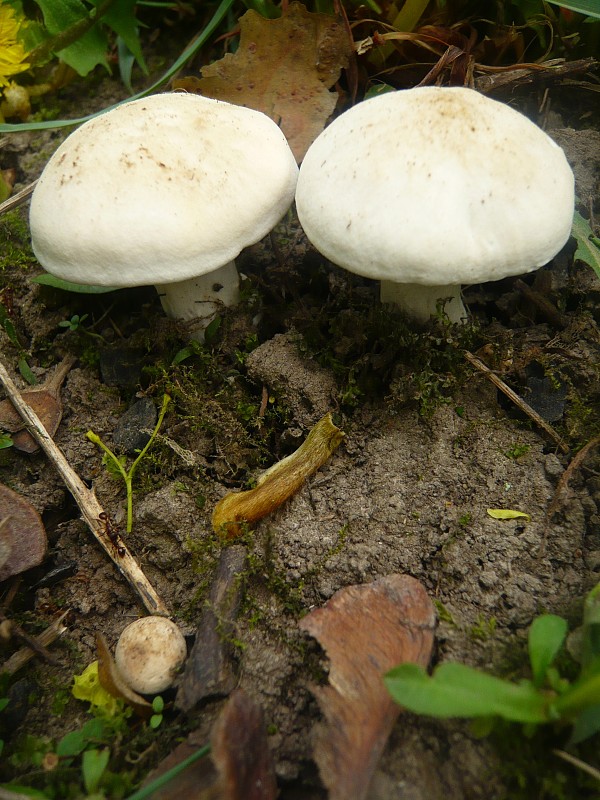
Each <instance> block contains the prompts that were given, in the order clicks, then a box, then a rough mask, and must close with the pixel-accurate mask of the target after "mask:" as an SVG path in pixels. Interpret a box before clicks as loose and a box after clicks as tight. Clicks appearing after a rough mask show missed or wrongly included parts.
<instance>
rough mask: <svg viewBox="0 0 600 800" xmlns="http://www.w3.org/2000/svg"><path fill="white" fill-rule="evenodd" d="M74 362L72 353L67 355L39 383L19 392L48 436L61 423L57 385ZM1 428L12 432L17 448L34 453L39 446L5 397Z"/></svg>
mask: <svg viewBox="0 0 600 800" xmlns="http://www.w3.org/2000/svg"><path fill="white" fill-rule="evenodd" d="M75 361H76V359H75V358H74V357H73V356H66V357H65V358H64V359H63V360H62V361H61V363H60V364H59V365H58V367H57V368H56V370H55V371H54V373H53V375H51V376H50V378H48V379H47V380H46V381H45V382H44V383H43V384H42V386H36V387H35V388H34V389H25V391H24V392H21V396H22V397H23V399H24V400H26V401H27V404H28V405H29V406H30V407H31V408H32V409H33V410H34V411H35V413H36V414H37V415H38V417H39V418H40V420H41V421H42V424H43V426H44V428H46V430H47V431H48V433H49V434H50V436H54V434H55V433H56V431H57V430H58V426H59V425H60V420H61V418H62V402H61V399H60V387H61V386H62V384H63V382H64V380H65V378H66V377H67V375H68V373H69V370H70V369H71V367H72V366H73V364H74V363H75ZM0 429H2V430H4V431H8V432H9V433H10V434H12V435H11V439H12V441H13V445H14V447H15V448H16V449H17V450H21V451H22V452H24V453H35V452H37V451H38V450H39V449H40V446H39V444H38V443H37V441H36V440H35V439H34V437H33V436H32V435H31V434H30V433H29V431H28V430H26V428H25V422H24V420H23V418H22V417H21V415H20V414H19V412H18V411H17V409H16V408H15V407H14V406H13V404H12V403H11V402H10V400H8V399H7V400H3V401H2V402H1V403H0Z"/></svg>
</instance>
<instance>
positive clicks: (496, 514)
mask: <svg viewBox="0 0 600 800" xmlns="http://www.w3.org/2000/svg"><path fill="white" fill-rule="evenodd" d="M487 513H488V516H490V517H492V518H493V519H521V518H522V519H525V520H527V522H529V520H530V519H531V516H530V515H529V514H526V513H525V512H524V511H515V510H514V509H512V508H488V509H487Z"/></svg>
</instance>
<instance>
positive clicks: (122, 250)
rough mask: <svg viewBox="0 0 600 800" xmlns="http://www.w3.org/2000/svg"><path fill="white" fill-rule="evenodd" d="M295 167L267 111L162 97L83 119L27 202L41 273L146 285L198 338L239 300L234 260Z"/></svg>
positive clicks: (260, 228)
mask: <svg viewBox="0 0 600 800" xmlns="http://www.w3.org/2000/svg"><path fill="white" fill-rule="evenodd" d="M297 177H298V167H297V165H296V161H295V159H294V156H293V154H292V151H291V150H290V148H289V145H288V143H287V141H286V139H285V137H284V135H283V133H282V132H281V130H280V129H279V127H278V126H277V125H276V124H275V123H274V122H273V121H272V120H271V119H270V118H269V117H267V116H266V115H265V114H262V113H261V112H259V111H254V110H252V109H249V108H245V107H242V106H235V105H232V104H230V103H224V102H221V101H218V100H212V99H210V98H207V97H202V96H200V95H190V94H181V93H171V94H160V95H153V96H152V97H148V98H144V99H141V100H135V101H133V102H130V103H125V104H123V105H121V106H118V107H117V108H115V109H113V110H111V111H108V112H107V113H105V114H102V115H101V116H99V117H95V118H94V119H91V120H89V121H88V122H86V123H85V124H84V125H82V126H81V127H80V128H79V129H78V130H76V131H75V132H74V133H72V134H71V135H70V136H69V137H67V139H66V140H65V141H64V142H63V143H62V145H61V146H60V147H59V148H58V150H57V151H56V152H55V153H54V155H53V156H52V158H51V159H50V161H49V162H48V164H47V165H46V167H45V169H44V171H43V173H42V175H41V177H40V180H39V182H38V184H37V186H36V188H35V191H34V193H33V196H32V200H31V210H30V225H31V238H32V246H33V250H34V253H35V255H36V256H37V258H38V260H39V262H40V263H41V264H42V266H44V267H45V268H46V269H47V270H48V272H50V273H52V274H53V275H56V276H57V277H59V278H62V279H63V280H67V281H72V282H74V283H80V284H92V285H97V286H114V287H126V286H142V285H148V284H154V285H155V286H156V287H157V288H158V291H159V294H160V295H161V301H162V303H163V306H164V309H165V311H166V313H167V314H169V315H170V316H172V317H174V318H176V319H181V320H190V319H198V333H197V336H196V338H198V339H202V338H203V335H204V333H203V332H204V328H205V327H206V326H207V325H208V324H209V323H210V321H211V320H212V319H213V318H214V316H215V314H216V313H218V311H219V309H221V308H222V307H223V306H232V305H235V304H236V303H237V302H238V300H239V290H238V282H239V278H238V274H237V271H236V269H235V264H234V259H235V258H236V257H237V256H238V254H239V253H240V251H241V250H242V249H243V248H245V247H248V246H249V245H252V244H255V243H256V242H258V241H259V240H260V239H262V238H263V237H264V236H266V235H267V234H268V233H269V232H270V231H271V230H272V229H273V227H274V226H275V225H276V224H277V223H278V222H279V220H280V219H281V218H282V217H283V216H284V215H285V213H286V212H287V210H288V209H289V207H290V205H291V203H292V201H293V199H294V192H295V188H296V181H297Z"/></svg>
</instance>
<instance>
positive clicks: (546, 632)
mask: <svg viewBox="0 0 600 800" xmlns="http://www.w3.org/2000/svg"><path fill="white" fill-rule="evenodd" d="M566 635H567V621H566V620H565V619H563V618H562V617H557V616H556V615H554V614H543V615H542V616H540V617H536V618H535V619H534V620H533V622H532V623H531V626H530V628H529V637H528V647H529V661H530V663H531V671H532V673H533V682H534V684H535V686H537V687H538V688H539V687H540V686H541V685H542V684H543V683H544V679H545V677H546V672H547V671H548V667H549V666H550V665H551V664H552V662H553V661H554V659H555V657H556V654H557V653H558V651H559V650H560V648H561V647H562V644H563V642H564V640H565V636H566Z"/></svg>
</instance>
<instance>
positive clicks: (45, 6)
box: [36, 0, 108, 75]
mask: <svg viewBox="0 0 600 800" xmlns="http://www.w3.org/2000/svg"><path fill="white" fill-rule="evenodd" d="M36 2H37V4H38V6H39V7H40V8H41V10H42V14H43V16H44V24H45V26H46V28H47V30H48V32H49V33H50V34H52V35H53V36H56V35H57V34H59V33H62V32H63V31H65V30H67V28H70V27H71V26H72V25H75V24H76V23H78V22H81V21H83V20H87V19H89V11H88V9H87V8H86V6H85V5H84V4H83V3H82V2H81V0H61V2H60V3H57V2H56V0H36ZM107 48H108V41H107V38H106V36H105V34H104V33H103V32H102V30H101V29H100V28H99V27H98V26H97V25H95V26H94V27H93V28H92V29H91V30H88V31H87V32H86V33H84V34H83V36H81V37H80V38H79V39H77V41H76V42H74V43H73V44H71V45H69V46H68V47H65V48H64V49H63V50H59V51H58V52H57V55H58V56H59V57H60V58H61V59H62V60H63V61H64V62H65V64H68V65H69V66H70V67H72V68H73V69H74V70H75V72H77V73H78V74H79V75H87V74H88V73H89V72H91V70H93V69H94V67H96V66H98V65H99V64H101V65H102V66H104V67H105V68H106V69H107V70H108V61H107V60H106V51H107Z"/></svg>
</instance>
